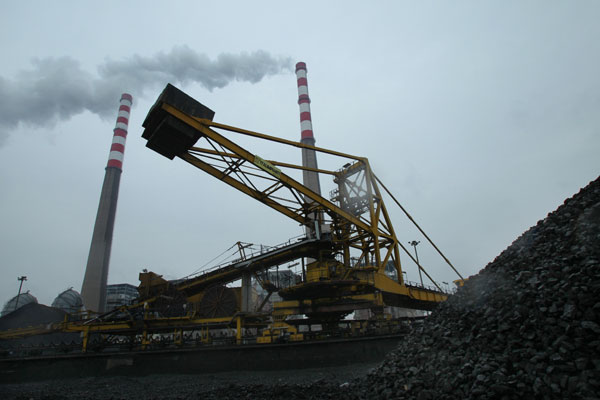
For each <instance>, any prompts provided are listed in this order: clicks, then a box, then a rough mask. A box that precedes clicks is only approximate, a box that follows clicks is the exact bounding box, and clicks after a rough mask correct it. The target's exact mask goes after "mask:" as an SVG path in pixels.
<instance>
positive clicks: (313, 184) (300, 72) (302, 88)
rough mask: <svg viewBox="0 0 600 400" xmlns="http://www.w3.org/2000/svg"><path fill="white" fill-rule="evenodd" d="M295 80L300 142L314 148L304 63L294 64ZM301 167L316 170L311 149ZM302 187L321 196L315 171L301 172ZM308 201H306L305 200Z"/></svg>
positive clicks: (310, 216)
mask: <svg viewBox="0 0 600 400" xmlns="http://www.w3.org/2000/svg"><path fill="white" fill-rule="evenodd" d="M296 79H297V80H298V106H299V107H300V131H301V132H300V142H301V143H304V144H307V145H310V146H314V145H315V137H314V136H313V129H312V118H311V116H310V97H308V81H307V80H306V63H303V62H299V63H297V64H296ZM302 166H303V167H306V168H313V169H317V168H318V167H317V153H316V152H315V151H314V150H312V149H302ZM302 179H303V183H304V186H306V187H308V188H309V189H310V190H312V191H313V192H315V193H317V194H319V195H320V194H321V184H320V182H319V174H318V173H317V172H316V171H306V170H304V171H302ZM306 200H308V199H306ZM309 218H311V219H313V220H314V219H315V215H314V214H311V215H309ZM307 234H309V235H310V236H314V234H315V230H314V228H311V229H307Z"/></svg>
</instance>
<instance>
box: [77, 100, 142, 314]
mask: <svg viewBox="0 0 600 400" xmlns="http://www.w3.org/2000/svg"><path fill="white" fill-rule="evenodd" d="M132 101H133V98H132V97H131V95H130V94H127V93H123V94H122V95H121V101H120V104H119V113H118V115H117V124H116V126H115V129H114V130H113V139H112V144H111V146H110V153H109V155H108V164H107V165H106V169H105V173H104V182H103V183H102V191H101V192H100V202H99V204H98V213H97V214H96V223H95V224H94V232H93V233H92V243H91V244H90V253H89V255H88V261H87V266H86V268H85V275H84V277H83V284H82V285H81V298H82V299H83V305H84V307H85V309H86V310H88V311H93V312H100V313H101V312H104V311H105V306H106V286H107V281H108V266H109V261H110V250H111V247H112V237H113V229H114V225H115V215H116V213H117V200H118V198H119V184H120V182H121V173H122V172H123V155H124V152H125V140H126V139H127V126H128V124H129V113H130V112H131V104H132Z"/></svg>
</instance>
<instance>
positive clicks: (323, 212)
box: [142, 85, 447, 322]
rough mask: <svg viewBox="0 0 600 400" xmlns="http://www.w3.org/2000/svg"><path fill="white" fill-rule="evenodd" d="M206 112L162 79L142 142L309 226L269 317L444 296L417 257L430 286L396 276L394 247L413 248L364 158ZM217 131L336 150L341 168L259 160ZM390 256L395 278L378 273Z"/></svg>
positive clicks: (200, 283) (425, 305)
mask: <svg viewBox="0 0 600 400" xmlns="http://www.w3.org/2000/svg"><path fill="white" fill-rule="evenodd" d="M213 117H214V112H213V111H212V110H210V109H209V108H207V107H206V106H204V105H202V104H201V103H199V102H197V101H196V100H194V99H192V98H191V97H189V96H187V95H186V94H185V93H183V92H181V91H179V90H178V89H177V88H175V87H174V86H172V85H168V86H167V87H166V88H165V90H164V91H163V93H162V94H161V95H160V96H159V98H158V100H157V101H156V103H155V104H154V105H153V106H152V108H151V110H150V112H149V113H148V115H147V117H146V119H145V121H144V124H143V126H144V127H145V131H144V133H143V135H142V137H143V138H145V139H147V141H148V142H147V147H149V148H150V149H152V150H154V151H156V152H158V153H160V154H162V155H163V156H165V157H167V158H169V159H173V158H175V157H178V158H180V159H182V160H184V161H186V162H188V163H189V164H191V165H193V166H195V167H197V168H199V169H200V170H202V171H204V172H206V173H207V174H209V175H212V176H213V177H215V178H217V179H219V180H220V181H222V182H224V183H226V184H228V185H229V186H231V187H233V188H235V189H237V190H238V191H240V192H242V193H244V194H246V195H248V196H250V197H252V198H254V199H256V200H258V201H260V202H262V203H263V204H265V205H267V206H269V207H271V208H273V209H274V210H276V211H278V212H280V213H282V214H284V215H285V216H287V217H288V218H290V219H292V220H294V221H295V222H296V223H298V224H300V225H303V226H306V227H308V228H310V229H309V230H310V231H312V232H314V236H315V237H314V238H312V239H313V240H316V241H317V242H319V246H313V248H312V253H311V252H310V251H309V252H308V253H307V252H306V251H303V252H294V251H292V252H291V253H290V254H289V258H290V259H293V258H302V257H310V259H312V260H314V261H312V262H311V263H309V264H308V265H303V279H302V282H300V283H299V284H297V285H294V286H292V287H289V288H286V289H283V290H280V291H279V294H280V296H281V297H282V298H283V301H281V302H279V303H276V304H275V305H274V319H275V320H276V321H279V322H283V321H284V320H285V317H286V316H287V315H298V314H305V315H307V316H308V317H318V318H319V319H320V320H330V321H336V320H338V319H340V318H341V317H343V316H344V315H346V314H348V313H350V312H352V311H353V310H357V309H366V308H368V309H371V310H373V311H375V312H376V313H381V312H382V311H383V307H384V306H398V307H406V308H415V309H422V310H431V309H432V308H433V307H435V305H436V304H437V303H439V302H441V301H443V300H445V299H446V298H447V294H446V293H444V292H443V290H441V288H440V287H439V286H438V285H437V284H436V283H435V281H434V280H433V279H432V278H431V276H429V274H428V273H427V272H426V271H425V270H424V269H423V268H422V267H421V265H419V264H418V263H417V265H418V267H419V268H420V269H421V271H422V272H423V273H424V274H425V275H426V276H427V277H429V279H430V280H431V282H432V283H433V285H434V286H435V287H434V288H426V287H420V286H410V285H408V284H406V283H405V282H404V280H403V274H402V268H401V264H400V249H401V248H402V249H403V250H404V251H405V252H406V254H408V256H409V257H411V258H412V256H410V253H409V252H408V251H407V250H406V248H405V247H404V246H402V245H401V244H400V243H399V241H398V239H397V237H396V234H395V232H394V228H393V225H392V221H391V219H390V216H389V214H388V211H387V208H386V206H385V203H384V201H383V196H382V192H381V188H380V186H381V187H383V184H382V183H381V182H380V181H379V179H377V177H376V176H375V174H374V173H373V171H372V169H371V166H370V164H369V161H368V159H367V158H365V157H357V156H353V155H350V154H344V153H341V152H338V151H335V150H330V149H325V148H320V147H313V146H309V145H306V144H302V143H299V142H294V141H289V140H285V139H282V138H278V137H274V136H269V135H265V134H262V133H258V132H252V131H249V130H245V129H241V128H236V127H233V126H229V125H224V124H220V123H217V122H214V121H213V120H212V119H213ZM225 134H234V136H235V135H238V136H246V137H252V138H256V139H259V140H260V141H261V142H263V143H264V142H269V143H276V144H279V145H283V146H292V147H297V148H310V149H313V150H315V151H316V152H318V153H324V154H328V155H330V156H334V157H337V158H339V159H340V160H342V163H343V166H342V167H341V168H340V169H338V170H335V171H332V170H326V169H312V168H306V167H303V166H300V165H295V164H291V163H288V162H284V161H281V160H265V159H263V158H262V157H261V156H260V155H259V154H258V152H252V151H250V150H247V149H246V148H244V147H242V146H241V145H239V144H237V143H236V141H234V140H232V139H229V138H228V137H226V136H225ZM284 170H285V171H288V170H310V171H314V172H316V173H318V174H323V175H329V176H330V177H331V178H332V179H333V181H334V182H335V183H336V185H337V188H336V189H335V190H334V192H333V193H332V197H331V198H330V199H326V198H324V197H322V196H321V195H319V194H317V193H315V192H314V191H312V190H310V189H309V188H308V187H306V186H305V185H303V184H302V183H300V182H298V181H297V180H295V179H293V178H292V177H291V176H290V175H289V174H288V173H286V172H285V171H284ZM385 190H387V189H385ZM304 250H306V249H305V248H304ZM413 260H414V259H413ZM389 264H392V265H393V267H394V269H395V270H396V272H397V274H396V276H397V277H398V279H397V280H393V279H391V278H389V277H388V276H387V275H386V274H385V268H386V266H387V265H389ZM272 265H273V264H272ZM267 267H268V265H267ZM230 269H231V268H230ZM255 270H256V269H255ZM233 271H234V273H233V275H232V277H236V278H237V279H239V277H240V276H241V274H242V271H241V270H240V269H236V268H234V269H233ZM236 272H237V273H236ZM215 274H219V272H218V271H217V272H213V275H215ZM207 278H209V277H203V276H200V277H199V278H197V279H196V280H193V281H190V282H187V283H185V284H183V285H182V286H181V288H182V289H184V287H185V289H184V290H187V291H193V289H192V288H194V287H196V288H198V289H200V288H201V287H205V286H206V285H207Z"/></svg>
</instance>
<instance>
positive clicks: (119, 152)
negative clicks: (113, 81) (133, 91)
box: [107, 93, 133, 170]
mask: <svg viewBox="0 0 600 400" xmlns="http://www.w3.org/2000/svg"><path fill="white" fill-rule="evenodd" d="M132 103H133V97H132V96H131V95H130V94H128V93H123V94H122V95H121V101H120V105H119V114H118V115H117V124H116V125H115V129H114V135H113V140H112V145H111V146H110V154H109V155H108V165H107V167H115V168H119V169H120V170H122V169H123V156H124V154H125V140H126V139H127V126H128V125H129V113H130V112H131V105H132Z"/></svg>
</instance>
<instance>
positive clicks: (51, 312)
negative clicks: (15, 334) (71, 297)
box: [0, 303, 66, 331]
mask: <svg viewBox="0 0 600 400" xmlns="http://www.w3.org/2000/svg"><path fill="white" fill-rule="evenodd" d="M65 314H66V313H65V312H64V311H62V310H60V309H58V308H54V307H48V306H45V305H43V304H37V303H29V304H26V305H24V306H23V307H21V308H19V309H17V310H15V311H13V312H11V313H9V314H6V315H5V316H3V317H2V318H0V330H2V331H3V330H7V329H17V328H27V327H29V326H38V325H45V324H49V323H52V322H60V321H62V320H63V319H64V318H65Z"/></svg>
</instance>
